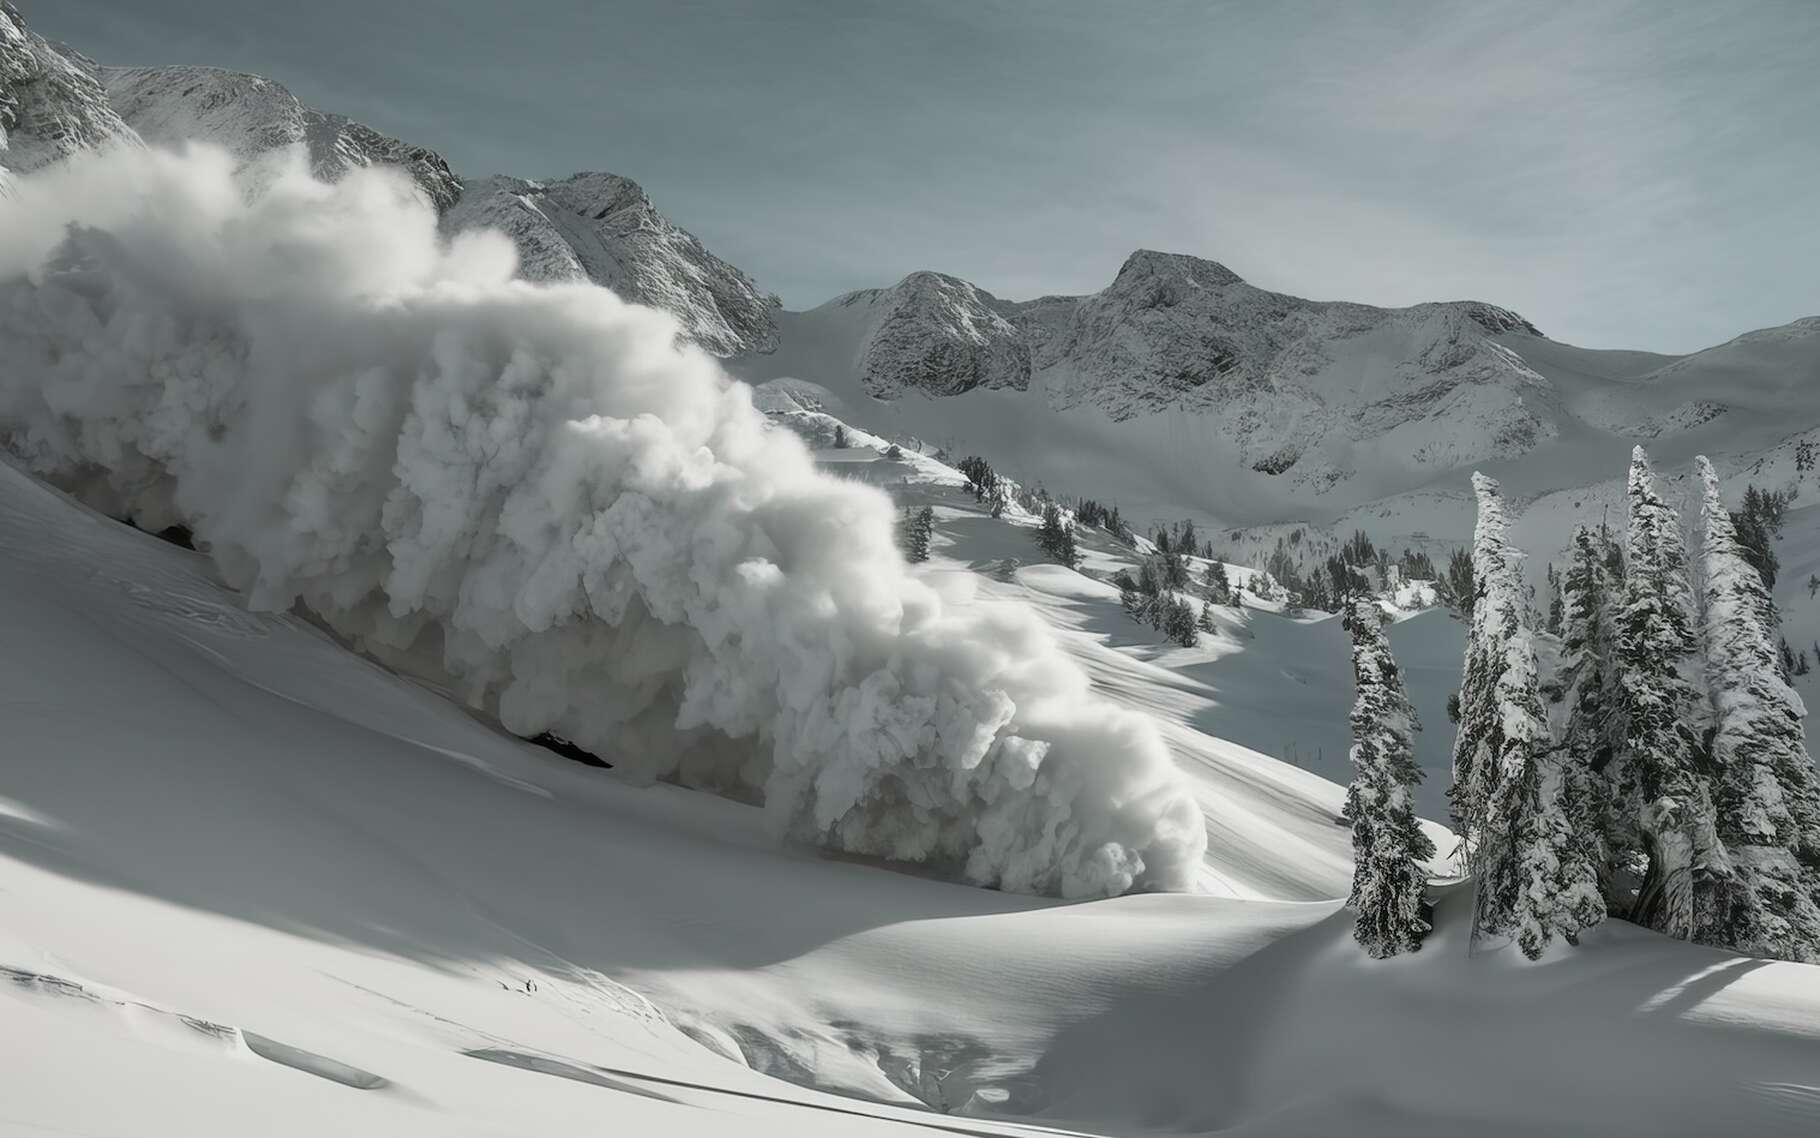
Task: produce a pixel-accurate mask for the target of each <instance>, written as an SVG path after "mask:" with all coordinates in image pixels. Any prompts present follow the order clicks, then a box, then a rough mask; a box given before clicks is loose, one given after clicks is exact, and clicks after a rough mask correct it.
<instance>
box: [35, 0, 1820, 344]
mask: <svg viewBox="0 0 1820 1138" xmlns="http://www.w3.org/2000/svg"><path fill="white" fill-rule="evenodd" d="M16 2H18V3H20V6H21V7H22V9H23V11H24V15H25V17H26V19H27V20H28V21H29V22H31V24H32V26H34V27H35V28H37V29H38V30H39V31H41V32H43V33H44V34H46V35H48V36H51V37H52V38H60V39H64V40H67V41H68V42H70V43H71V44H73V45H74V46H75V47H77V48H79V49H81V50H83V51H85V52H86V53H88V54H89V55H91V56H94V57H95V58H97V59H100V60H102V61H103V62H108V63H129V64H163V63H207V64H213V65H216V66H221V67H230V68H237V69H242V70H249V71H257V72H260V73H261V74H264V75H267V76H270V77H271V78H274V79H277V80H279V81H281V82H283V83H285V84H286V85H287V86H289V87H290V88H291V89H292V90H293V91H295V92H296V93H297V94H298V95H299V96H300V97H302V98H303V99H304V100H305V101H307V102H310V103H312V104H314V105H317V106H320V107H322V108H324V109H326V110H334V111H340V112H343V113H346V114H349V115H352V116H353V117H355V118H359V119H361V120H363V121H366V122H368V123H370V124H371V125H373V126H375V127H377V128H379V129H381V130H385V131H388V132H390V133H393V134H397V135H400V136H402V137H405V138H408V139H410V140H411V141H413V142H418V143H421V144H424V145H428V146H431V147H434V148H435V149H437V150H439V151H441V152H442V153H443V154H444V155H445V156H447V157H448V159H449V160H450V161H451V162H452V163H453V164H454V165H455V166H456V168H457V169H458V170H459V171H461V172H462V173H464V174H480V173H488V172H494V171H502V172H509V173H514V174H519V175H523V176H528V177H537V176H550V175H560V174H564V173H568V172H571V171H574V170H580V169H604V170H611V171H614V172H616V173H620V174H625V175H627V176H629V177H632V178H635V179H637V180H638V181H639V182H641V183H643V184H644V185H645V187H646V188H647V189H648V190H649V191H650V192H651V194H652V196H653V197H654V198H655V199H656V201H657V203H658V206H659V208H660V209H662V210H664V211H665V212H666V213H667V214H669V215H670V216H671V218H672V219H674V220H675V221H677V222H678V223H680V224H682V225H683V226H685V227H687V228H688V229H690V230H692V231H693V232H694V233H696V234H697V235H698V236H700V237H701V238H702V239H703V240H704V241H705V242H706V243H707V244H708V246H709V247H710V248H712V249H714V250H715V251H716V252H717V253H719V254H721V255H722V256H723V257H726V258H727V259H728V260H731V261H733V262H734V263H736V264H738V265H740V266H741V267H742V268H744V269H746V270H747V271H748V272H750V273H752V274H753V275H754V276H755V277H756V278H757V279H758V280H759V281H760V283H761V284H763V285H764V286H766V287H767V288H770V289H773V290H775V291H777V292H779V293H780V294H782V296H783V297H784V299H785V301H786V303H787V304H789V305H790V306H791V307H793V308H801V307H807V306H810V305H813V304H817V303H820V302H821V301H823V300H826V299H828V298H829V297H831V296H833V295H835V294H836V293H839V292H842V291H845V290H847V289H851V288H858V287H863V286H867V285H876V284H888V283H890V282H891V281H894V280H896V279H897V278H898V277H901V276H902V275H903V274H905V273H907V272H909V271H911V270H914V269H922V268H930V269H939V270H941V271H944V272H950V273H954V274H957V275H959V276H963V277H967V278H969V279H971V280H973V281H975V282H976V283H978V284H979V285H981V286H983V287H985V288H988V289H990V290H992V291H993V292H996V293H999V294H1000V295H1003V296H1009V297H1014V298H1020V299H1021V298H1026V297H1031V296H1036V295H1039V294H1043V293H1052V292H1087V291H1092V290H1095V289H1097V288H1100V287H1102V286H1103V285H1104V284H1105V283H1106V282H1107V281H1108V280H1110V278H1111V276H1112V274H1113V273H1114V271H1116V269H1117V268H1118V265H1119V263H1120V262H1121V261H1122V260H1123V259H1124V257H1125V255H1126V254H1127V253H1129V252H1130V251H1131V250H1132V249H1134V248H1137V247H1140V246H1146V247H1152V248H1160V249H1167V250H1171V251H1179V252H1187V253H1195V254H1198V255H1201V256H1206V257H1211V258H1214V259H1216V260H1219V261H1222V262H1224V263H1226V264H1227V265H1228V266H1230V267H1231V268H1232V269H1233V270H1234V271H1236V272H1238V273H1240V274H1241V275H1243V276H1244V277H1246V278H1247V279H1249V280H1251V281H1253V282H1254V283H1257V284H1260V285H1263V286H1266V287H1269V288H1275V289H1281V290H1283V291H1286V292H1292V293H1297V294H1299V295H1304V296H1313V297H1321V298H1334V299H1346V300H1360V301H1368V302H1372V303H1378V304H1402V303H1413V302H1416V301H1421V300H1440V299H1454V298H1460V297H1473V298H1477V299H1482V300H1489V301H1493V302H1495V303H1499V304H1503V305H1505V306H1507V307H1510V308H1514V309H1516V310H1518V311H1520V312H1522V313H1523V314H1524V315H1526V316H1528V317H1529V318H1530V319H1532V320H1534V321H1535V322H1536V323H1537V324H1538V325H1539V326H1540V327H1541V328H1542V329H1543V331H1545V332H1547V333H1549V334H1551V335H1553V336H1555V337H1556V338H1558V339H1565V340H1569V341H1572V342H1576V343H1582V344H1588V345H1594V346H1614V347H1617V346H1622V347H1637V348H1651V349H1655V350H1658V351H1685V350H1691V349H1694V348H1698V347H1703V346H1706V345H1709V344H1712V343H1716V342H1719V341H1722V340H1725V339H1729V338H1730V337H1731V336H1733V335H1736V334H1737V333H1740V332H1743V331H1745V330H1747V329H1751V328H1757V327H1763V326H1767V325H1772V324H1779V323H1783V322H1785V321H1788V320H1791V319H1794V318H1796V317H1799V316H1808V315H1815V314H1820V0H1783V2H1744V0H1728V2H1727V3H1723V4H1713V3H1710V2H1709V3H1680V2H1670V0H1647V2H1638V3H1591V2H1580V3H1550V2H1538V0H1508V2H1505V0H1484V2H1462V0H1452V2H1437V0H1420V2H1417V0H1410V2H1374V3H1366V2H1357V3H1342V2H1333V3H1302V2H1258V3H1250V2H1243V3H1241V2H1229V3H1215V2H1203V3H1179V2H1171V0H1148V2H1143V3H1137V2H1117V0H1100V2H1092V3H1072V2H1061V0H1056V2H1037V0H1025V2H1020V3H1005V2H989V0H988V2H982V0H957V2H952V3H948V2H933V0H925V2H911V0H896V2H890V3H873V2H870V0H825V2H819V3H810V2H804V0H751V2H746V3H737V2H731V0H729V2H722V3H701V2H690V0H649V2H642V3H587V2H584V0H522V2H520V3H513V4H501V3H496V2H494V0H411V2H406V0H315V2H313V3H308V4H305V3H283V4H280V3H270V2H254V0H49V2H46V0H16Z"/></svg>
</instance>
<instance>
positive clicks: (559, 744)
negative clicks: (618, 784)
mask: <svg viewBox="0 0 1820 1138" xmlns="http://www.w3.org/2000/svg"><path fill="white" fill-rule="evenodd" d="M526 741H527V742H530V743H535V744H537V745H538V746H539V747H542V748H543V749H545V750H546V751H554V752H556V753H557V754H559V755H561V756H562V757H563V758H565V759H574V760H575V761H576V762H578V763H584V764H586V765H588V766H591V767H604V768H606V769H608V770H611V769H612V768H613V764H612V763H609V762H608V761H607V760H605V759H603V758H601V757H600V756H599V755H597V754H595V753H594V752H593V751H585V750H583V749H582V748H580V747H577V746H576V745H575V744H573V743H571V742H569V741H568V740H567V739H565V738H563V737H562V736H561V735H552V734H551V733H550V732H548V731H544V732H540V733H539V734H536V735H533V736H531V738H530V739H528V740H526Z"/></svg>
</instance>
